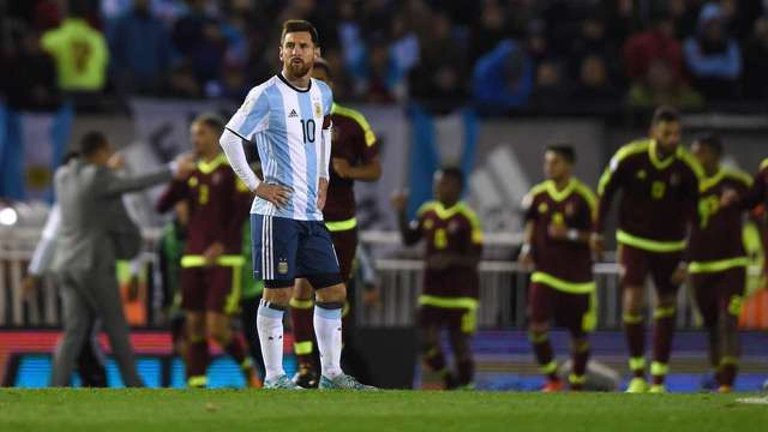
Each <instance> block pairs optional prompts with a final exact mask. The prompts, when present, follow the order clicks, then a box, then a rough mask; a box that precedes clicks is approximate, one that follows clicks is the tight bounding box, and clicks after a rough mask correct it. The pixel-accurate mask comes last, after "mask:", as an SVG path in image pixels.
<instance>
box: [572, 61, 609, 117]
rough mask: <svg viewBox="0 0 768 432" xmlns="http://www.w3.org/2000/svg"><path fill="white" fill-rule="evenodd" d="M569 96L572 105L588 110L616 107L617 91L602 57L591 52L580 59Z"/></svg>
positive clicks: (606, 110)
mask: <svg viewBox="0 0 768 432" xmlns="http://www.w3.org/2000/svg"><path fill="white" fill-rule="evenodd" d="M571 98H572V99H573V102H574V103H573V105H574V106H577V105H578V106H585V107H587V109H588V110H589V111H590V112H608V111H610V110H613V109H615V108H616V105H617V103H618V100H619V93H618V91H617V89H616V87H615V86H614V85H613V83H612V82H611V80H610V78H609V74H608V68H607V66H606V62H605V59H604V58H603V57H601V56H600V55H597V54H593V55H588V56H586V57H584V59H582V60H581V64H580V65H579V76H578V81H577V83H576V85H575V86H574V90H573V92H572V93H571Z"/></svg>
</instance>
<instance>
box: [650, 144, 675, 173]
mask: <svg viewBox="0 0 768 432" xmlns="http://www.w3.org/2000/svg"><path fill="white" fill-rule="evenodd" d="M657 147H658V144H657V143H656V140H655V139H654V140H651V145H649V146H648V157H649V158H650V159H651V163H652V164H653V166H654V167H656V169H659V170H663V169H666V168H667V167H669V166H670V165H672V162H674V161H675V159H677V157H678V156H680V151H681V150H682V148H681V147H680V146H678V147H677V149H676V150H675V153H674V154H672V155H670V156H668V157H667V158H666V159H664V160H661V159H659V152H658V148H657Z"/></svg>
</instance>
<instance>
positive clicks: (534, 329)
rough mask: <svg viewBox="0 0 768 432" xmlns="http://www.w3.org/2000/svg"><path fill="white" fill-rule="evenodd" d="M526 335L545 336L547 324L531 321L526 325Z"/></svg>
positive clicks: (547, 330)
mask: <svg viewBox="0 0 768 432" xmlns="http://www.w3.org/2000/svg"><path fill="white" fill-rule="evenodd" d="M528 333H529V334H531V335H536V336H542V335H546V334H547V333H549V323H548V322H546V321H539V322H536V321H532V322H530V323H529V324H528Z"/></svg>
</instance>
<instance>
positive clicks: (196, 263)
mask: <svg viewBox="0 0 768 432" xmlns="http://www.w3.org/2000/svg"><path fill="white" fill-rule="evenodd" d="M205 265H206V262H205V257H204V256H202V255H184V256H183V257H181V267H182V268H190V267H203V266H205ZM216 265H218V266H222V267H238V266H243V265H245V258H244V257H243V256H242V255H220V256H219V257H218V258H216Z"/></svg>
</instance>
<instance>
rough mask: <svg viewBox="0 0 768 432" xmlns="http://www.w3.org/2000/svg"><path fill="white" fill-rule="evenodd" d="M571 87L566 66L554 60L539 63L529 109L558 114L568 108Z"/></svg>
mask: <svg viewBox="0 0 768 432" xmlns="http://www.w3.org/2000/svg"><path fill="white" fill-rule="evenodd" d="M568 98H569V86H568V84H567V82H566V73H565V66H564V65H563V64H562V63H560V62H556V61H553V60H547V61H543V62H541V63H539V65H538V67H537V68H536V88H535V89H534V91H533V94H532V95H531V100H530V103H529V107H530V108H532V109H534V110H537V111H544V112H558V111H562V110H563V109H565V108H566V107H568V104H567V101H568Z"/></svg>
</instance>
